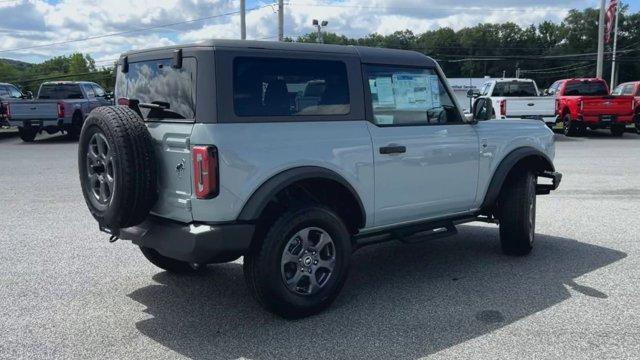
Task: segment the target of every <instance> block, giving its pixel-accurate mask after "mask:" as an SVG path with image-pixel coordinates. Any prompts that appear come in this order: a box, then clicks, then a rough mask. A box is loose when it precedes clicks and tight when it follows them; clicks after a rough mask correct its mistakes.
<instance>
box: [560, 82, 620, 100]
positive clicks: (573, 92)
mask: <svg viewBox="0 0 640 360" xmlns="http://www.w3.org/2000/svg"><path fill="white" fill-rule="evenodd" d="M564 94H565V95H567V96H606V95H609V93H608V91H607V86H606V85H605V83H604V82H602V81H581V82H570V83H568V84H567V87H566V88H565V89H564Z"/></svg>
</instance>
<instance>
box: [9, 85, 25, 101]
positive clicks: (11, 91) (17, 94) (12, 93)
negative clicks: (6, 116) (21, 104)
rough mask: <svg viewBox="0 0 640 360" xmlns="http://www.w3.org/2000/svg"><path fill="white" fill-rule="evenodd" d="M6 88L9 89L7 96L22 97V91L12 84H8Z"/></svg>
mask: <svg viewBox="0 0 640 360" xmlns="http://www.w3.org/2000/svg"><path fill="white" fill-rule="evenodd" d="M7 90H9V96H10V97H12V98H14V99H19V98H21V97H22V93H21V92H20V90H18V89H16V88H15V87H14V86H11V85H8V86H7Z"/></svg>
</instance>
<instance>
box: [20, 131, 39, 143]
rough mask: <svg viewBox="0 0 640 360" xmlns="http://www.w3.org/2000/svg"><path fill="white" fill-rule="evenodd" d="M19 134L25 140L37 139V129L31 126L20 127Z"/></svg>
mask: <svg viewBox="0 0 640 360" xmlns="http://www.w3.org/2000/svg"><path fill="white" fill-rule="evenodd" d="M18 135H19V136H20V139H22V141H24V142H33V141H34V140H35V139H36V135H37V133H36V131H35V130H34V129H32V128H30V127H26V128H25V127H19V128H18Z"/></svg>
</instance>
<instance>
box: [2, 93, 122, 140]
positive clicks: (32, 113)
mask: <svg viewBox="0 0 640 360" xmlns="http://www.w3.org/2000/svg"><path fill="white" fill-rule="evenodd" d="M111 104H113V101H112V99H111V97H110V96H109V95H108V94H107V93H106V92H105V91H104V90H103V89H102V87H100V85H98V84H96V83H92V82H86V81H57V82H45V83H43V84H42V85H40V89H39V90H38V95H37V96H36V98H35V99H34V100H30V101H20V102H17V103H14V104H12V105H11V115H10V117H9V123H10V124H11V125H12V126H17V127H18V131H19V134H20V138H21V139H22V140H23V141H25V142H31V141H33V140H34V139H35V137H36V135H37V134H39V133H41V132H43V131H45V132H47V133H48V134H55V133H57V132H60V131H62V132H66V133H68V134H69V135H70V136H72V137H74V138H77V137H78V136H79V135H80V130H81V129H82V124H83V122H84V119H85V118H86V117H87V116H88V115H89V113H90V112H91V110H93V109H95V108H97V107H99V106H105V105H111Z"/></svg>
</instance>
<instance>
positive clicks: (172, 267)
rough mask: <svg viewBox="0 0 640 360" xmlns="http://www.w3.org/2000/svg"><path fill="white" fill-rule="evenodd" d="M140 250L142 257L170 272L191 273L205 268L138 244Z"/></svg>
mask: <svg viewBox="0 0 640 360" xmlns="http://www.w3.org/2000/svg"><path fill="white" fill-rule="evenodd" d="M140 251H141V252H142V255H144V257H145V258H147V260H149V262H150V263H152V264H153V265H155V266H157V267H159V268H160V269H163V270H166V271H168V272H170V273H174V274H191V273H195V272H199V271H201V270H202V269H204V268H205V267H204V266H200V265H199V264H190V263H188V262H186V261H180V260H176V259H172V258H168V257H166V256H163V255H160V253H159V252H157V251H156V250H154V249H151V248H148V247H144V246H140Z"/></svg>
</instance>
